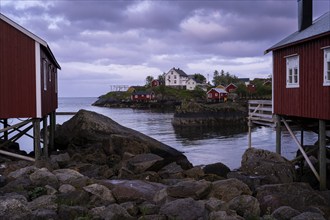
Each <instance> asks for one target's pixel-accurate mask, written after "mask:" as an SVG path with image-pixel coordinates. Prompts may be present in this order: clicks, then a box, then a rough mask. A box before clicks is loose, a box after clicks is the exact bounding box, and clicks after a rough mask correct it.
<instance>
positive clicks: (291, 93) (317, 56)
mask: <svg viewBox="0 0 330 220" xmlns="http://www.w3.org/2000/svg"><path fill="white" fill-rule="evenodd" d="M326 46H330V35H326V36H322V37H320V38H318V39H313V40H311V41H307V42H304V43H301V44H296V45H293V46H290V47H286V48H282V49H278V50H274V51H273V57H274V59H273V62H274V63H273V68H274V69H273V72H274V74H273V81H274V88H273V89H274V97H273V99H274V113H275V114H279V115H288V116H297V117H305V118H314V119H324V120H330V86H323V77H324V75H323V66H324V50H323V49H321V48H323V47H326ZM292 54H297V55H299V88H286V58H285V57H286V56H289V55H292Z"/></svg>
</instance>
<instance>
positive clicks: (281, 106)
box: [265, 0, 330, 187]
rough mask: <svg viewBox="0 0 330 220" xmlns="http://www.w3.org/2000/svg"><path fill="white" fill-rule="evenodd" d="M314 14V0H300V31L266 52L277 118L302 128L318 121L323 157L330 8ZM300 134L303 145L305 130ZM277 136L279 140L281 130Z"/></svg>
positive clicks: (329, 105)
mask: <svg viewBox="0 0 330 220" xmlns="http://www.w3.org/2000/svg"><path fill="white" fill-rule="evenodd" d="M312 18H313V16H312V0H298V31H296V32H294V33H293V34H291V35H289V36H288V37H286V38H284V39H283V40H281V41H280V42H278V43H277V44H275V45H274V46H272V47H271V48H269V49H268V50H266V51H265V53H268V52H270V51H272V52H273V80H272V83H273V85H272V86H273V113H274V114H275V115H277V117H278V121H280V120H282V121H283V122H284V120H285V119H290V120H291V121H293V122H296V123H297V124H299V125H301V127H302V129H307V128H311V126H313V125H316V126H315V127H314V128H313V129H314V130H317V132H318V133H319V142H320V152H321V153H320V155H322V156H323V157H324V155H325V153H324V149H325V145H326V144H325V142H326V138H327V137H326V129H327V128H326V127H327V126H329V125H330V12H327V13H325V14H323V15H322V16H321V17H319V18H317V19H316V20H315V21H313V20H312ZM283 119H284V120H283ZM279 126H280V125H279ZM301 136H302V139H301V143H300V144H301V145H302V146H303V130H302V135H301ZM328 138H329V137H328ZM277 139H279V142H280V130H278V133H277ZM279 146H280V144H279ZM278 151H279V152H280V149H279V150H278ZM322 152H323V153H322ZM322 161H323V162H324V158H323V159H320V164H322ZM324 166H325V165H324V163H323V165H322V167H320V172H321V173H322V172H323V176H324V172H325V171H324V169H325V168H324ZM321 179H322V178H321ZM323 179H324V178H323ZM321 182H322V181H321ZM323 185H324V184H323ZM323 187H324V186H323Z"/></svg>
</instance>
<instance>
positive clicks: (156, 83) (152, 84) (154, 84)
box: [151, 79, 161, 87]
mask: <svg viewBox="0 0 330 220" xmlns="http://www.w3.org/2000/svg"><path fill="white" fill-rule="evenodd" d="M160 85H161V82H160V81H159V80H158V79H154V80H152V81H151V86H152V87H157V86H160Z"/></svg>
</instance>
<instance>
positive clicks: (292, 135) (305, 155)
mask: <svg viewBox="0 0 330 220" xmlns="http://www.w3.org/2000/svg"><path fill="white" fill-rule="evenodd" d="M282 121H283V123H284V125H285V127H286V129H287V130H288V131H289V133H290V135H291V137H292V138H293V140H294V141H295V142H296V144H297V146H298V148H299V150H300V152H301V153H302V155H303V156H304V158H305V160H306V162H307V164H308V165H309V167H310V168H311V170H312V171H313V173H314V175H315V177H316V179H317V180H318V181H320V175H319V174H318V173H317V171H316V169H315V167H314V165H313V164H312V162H311V161H310V160H309V158H308V156H307V154H306V153H305V151H304V149H303V148H302V146H301V145H300V143H299V141H298V139H297V137H296V136H295V135H294V133H293V132H292V130H291V128H290V127H289V125H288V123H287V122H286V120H285V119H284V118H282Z"/></svg>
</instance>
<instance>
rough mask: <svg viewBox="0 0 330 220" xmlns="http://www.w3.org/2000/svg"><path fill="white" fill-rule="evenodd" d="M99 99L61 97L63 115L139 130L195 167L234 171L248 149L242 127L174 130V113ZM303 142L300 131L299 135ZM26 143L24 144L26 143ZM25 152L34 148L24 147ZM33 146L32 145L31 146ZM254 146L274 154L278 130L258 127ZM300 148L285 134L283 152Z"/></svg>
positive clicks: (291, 152) (289, 154) (312, 139)
mask: <svg viewBox="0 0 330 220" xmlns="http://www.w3.org/2000/svg"><path fill="white" fill-rule="evenodd" d="M95 100H96V98H60V99H59V109H58V111H60V112H72V111H78V110H79V109H86V110H91V111H95V112H98V113H100V114H103V115H106V116H108V117H110V118H111V119H113V120H114V121H116V122H118V123H119V124H121V125H123V126H126V127H129V128H132V129H134V130H137V131H139V132H141V133H143V134H145V135H148V136H150V137H152V138H154V139H156V140H158V141H161V142H163V143H165V144H167V145H169V146H171V147H173V148H175V149H177V150H179V151H181V152H184V154H185V155H186V156H187V158H188V159H189V161H190V162H191V163H192V164H193V165H200V164H210V163H216V162H222V163H224V164H226V165H227V166H229V167H230V168H231V169H234V168H238V167H239V166H240V162H241V158H242V154H243V153H244V151H245V150H246V149H247V147H248V134H247V131H246V130H245V129H244V128H242V127H235V126H231V127H229V126H227V127H226V128H224V129H220V128H215V129H214V128H180V129H178V128H174V127H173V126H172V124H171V120H172V118H173V113H170V112H165V113H163V112H157V111H151V110H146V109H145V110H141V109H140V110H139V109H130V108H102V107H96V106H91V104H92V103H93V102H94V101H95ZM71 117H72V116H57V118H56V120H57V122H58V123H63V122H64V121H66V120H68V119H69V118H71ZM297 135H298V136H297V137H298V140H300V132H297ZM304 137H305V140H304V142H305V144H308V145H311V144H313V143H314V142H315V141H316V140H317V136H316V135H315V134H313V133H311V132H306V133H305V134H304ZM23 142H24V141H23ZM21 146H23V149H24V150H26V151H28V152H29V151H31V150H32V149H31V148H29V149H28V148H24V146H27V145H24V144H23V145H21ZM29 146H32V145H29ZM252 146H253V147H256V148H261V149H267V150H270V151H275V131H274V130H273V128H268V127H256V128H254V129H253V130H252ZM296 151H297V147H296V145H295V143H294V141H293V140H292V138H291V137H290V136H289V133H288V132H286V131H284V132H283V136H282V152H283V155H284V156H285V157H287V158H288V159H292V158H293V157H294V155H295V154H296Z"/></svg>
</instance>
